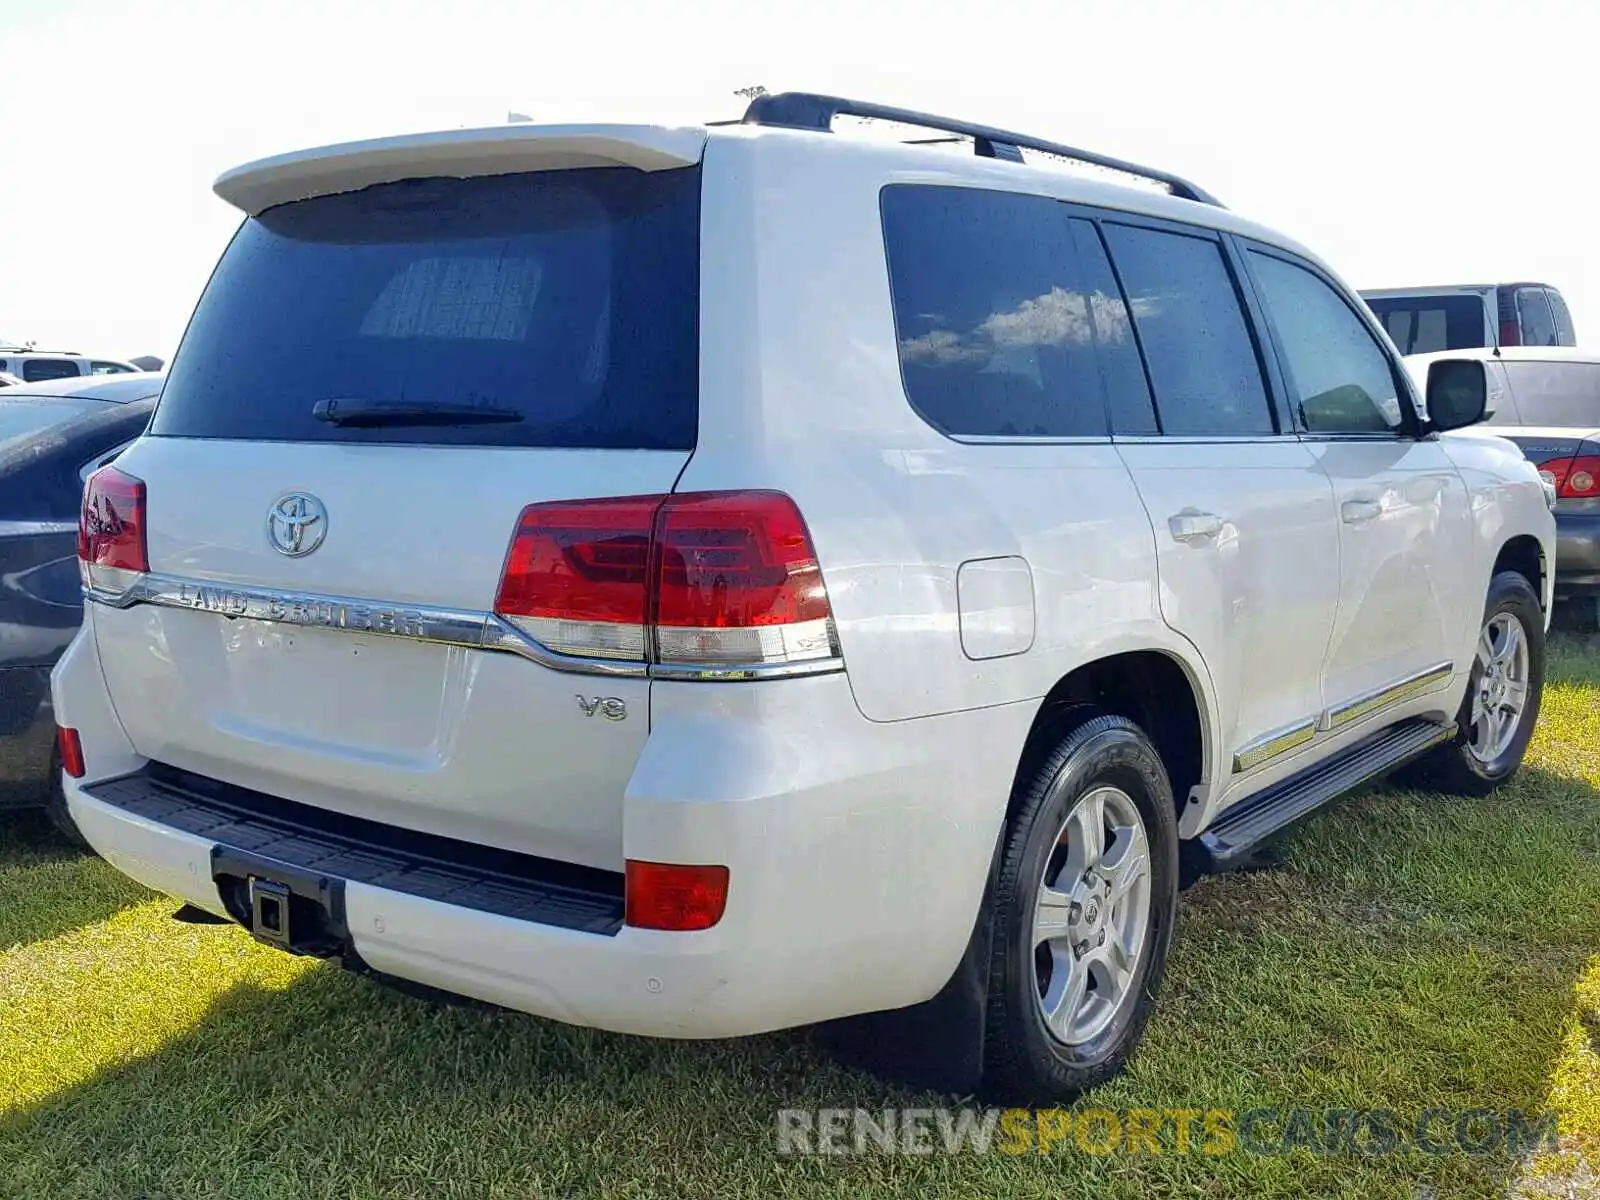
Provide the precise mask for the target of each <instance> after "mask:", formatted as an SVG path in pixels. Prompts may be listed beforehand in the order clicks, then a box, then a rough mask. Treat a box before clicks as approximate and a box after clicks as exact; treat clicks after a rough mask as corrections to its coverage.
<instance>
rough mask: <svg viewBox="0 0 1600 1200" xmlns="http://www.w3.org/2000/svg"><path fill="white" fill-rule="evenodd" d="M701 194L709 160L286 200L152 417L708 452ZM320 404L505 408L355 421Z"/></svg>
mask: <svg viewBox="0 0 1600 1200" xmlns="http://www.w3.org/2000/svg"><path fill="white" fill-rule="evenodd" d="M699 198H700V172H699V168H698V167H689V168H684V169H681V170H673V171H657V172H651V173H645V172H641V171H634V170H631V169H627V168H602V167H596V168H585V169H577V170H570V171H547V172H536V173H526V174H515V175H500V176H494V177H490V178H481V179H421V180H408V181H405V182H401V183H392V184H382V185H378V186H374V187H369V188H366V189H364V190H362V191H358V192H350V193H344V194H341V195H335V196H324V197H318V198H315V199H310V200H302V201H298V202H296V203H291V204H284V205H280V206H278V207H276V208H272V209H268V210H267V211H266V212H264V213H262V214H261V215H260V216H258V217H254V218H251V219H249V220H247V221H245V223H244V224H243V226H241V228H240V230H239V232H238V234H237V235H236V236H235V238H234V240H233V243H232V245H230V246H229V248H228V250H227V252H226V253H225V254H224V255H223V258H222V262H221V263H220V264H219V265H218V267H217V270H216V272H215V274H214V275H213V277H212V280H211V283H210V284H209V285H208V286H207V288H206V291H205V294H204V296H203V297H202V298H201V301H200V304H199V306H198V308H197V309H196V310H195V314H194V317H193V319H192V320H191V322H190V325H189V329H188V332H187V333H186V334H185V335H184V340H183V344H182V346H181V347H180V348H179V351H178V354H177V356H176V357H175V359H174V361H173V364H172V369H171V372H170V373H169V375H168V378H167V382H166V386H165V388H164V390H163V393H162V399H161V403H160V406H159V408H158V410H157V413H156V417H155V420H154V421H153V422H152V425H151V433H153V434H156V435H159V436H166V437H196V438H238V439H249V440H276V441H344V442H357V441H359V442H418V443H435V444H450V445H463V444H464V445H503V446H541V447H573V448H576V447H595V448H618V449H675V450H683V449H691V448H693V446H694V443H695V433H696V423H697V374H698V369H699V357H698V352H699V348H698V337H699V333H698V330H699V319H698V310H699V254H700V247H699V204H700V199H699ZM324 401H335V402H338V403H339V404H341V405H344V406H345V407H346V408H348V406H350V405H356V406H358V407H362V408H369V407H376V408H385V407H406V408H426V407H429V406H439V405H446V406H450V407H451V408H455V409H460V408H465V409H469V410H471V409H482V410H485V411H484V412H483V413H482V414H481V415H483V416H486V417H494V418H496V419H494V420H492V421H482V420H473V421H469V422H464V423H454V424H431V425H406V424H382V425H379V426H376V427H371V426H363V425H348V424H344V425H341V424H333V423H330V422H328V421H325V420H319V419H318V418H317V417H316V416H315V415H314V410H315V409H316V408H317V407H318V405H319V404H321V403H322V402H324ZM506 418H510V419H506Z"/></svg>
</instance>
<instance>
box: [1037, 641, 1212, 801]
mask: <svg viewBox="0 0 1600 1200" xmlns="http://www.w3.org/2000/svg"><path fill="white" fill-rule="evenodd" d="M1089 712H1099V713H1113V714H1115V715H1117V716H1121V717H1126V718H1127V719H1128V720H1130V721H1132V722H1133V723H1134V724H1135V725H1138V726H1139V727H1140V728H1141V729H1143V730H1144V731H1145V733H1146V734H1147V735H1148V736H1149V738H1150V740H1151V741H1152V742H1153V743H1154V744H1155V747H1156V749H1157V751H1158V752H1159V753H1160V755H1161V760H1162V762H1163V764H1164V765H1165V766H1166V769H1167V777H1168V779H1169V780H1170V781H1171V784H1172V796H1173V801H1174V803H1175V804H1176V806H1177V809H1178V811H1179V812H1180V813H1181V812H1182V809H1183V806H1184V805H1185V803H1186V802H1187V801H1188V798H1189V793H1190V790H1191V789H1192V788H1194V787H1195V786H1196V785H1198V784H1202V783H1204V782H1205V781H1206V780H1208V779H1209V778H1210V777H1211V770H1212V764H1213V753H1214V751H1213V747H1212V744H1211V743H1212V738H1211V736H1210V728H1211V726H1210V707H1209V704H1208V701H1207V694H1206V690H1205V688H1204V687H1203V686H1202V685H1201V682H1200V677H1199V676H1198V675H1197V673H1196V671H1195V669H1194V668H1193V667H1191V666H1190V664H1189V663H1187V662H1185V661H1184V660H1183V659H1181V658H1179V657H1178V656H1177V655H1175V654H1172V653H1170V652H1168V651H1166V650H1129V651H1124V652H1121V653H1117V654H1112V655H1108V656H1106V657H1104V658H1099V659H1095V660H1094V661H1092V662H1088V663H1084V664H1083V665H1081V666H1079V667H1077V668H1075V669H1074V670H1072V671H1070V672H1069V673H1068V674H1066V675H1064V676H1062V678H1061V679H1059V680H1058V681H1057V682H1056V684H1055V686H1053V687H1052V688H1051V689H1050V691H1049V692H1048V693H1047V694H1046V695H1045V697H1044V700H1043V701H1042V702H1041V703H1040V705H1039V711H1038V712H1037V713H1036V714H1035V716H1034V719H1033V725H1032V727H1031V728H1030V729H1029V731H1028V736H1027V740H1026V741H1025V743H1024V745H1023V749H1022V754H1021V756H1020V758H1019V760H1018V763H1017V778H1018V779H1019V780H1020V779H1023V778H1026V777H1027V776H1028V775H1029V773H1030V772H1032V771H1033V770H1034V769H1035V768H1036V767H1037V765H1038V763H1039V760H1040V759H1041V757H1042V756H1044V755H1048V754H1049V753H1050V752H1051V751H1052V750H1054V749H1055V747H1056V746H1057V745H1058V744H1059V743H1060V741H1061V739H1062V737H1063V736H1064V735H1065V734H1066V733H1067V732H1068V731H1069V730H1070V728H1071V727H1072V726H1073V725H1074V724H1076V723H1078V721H1080V720H1081V719H1082V718H1083V716H1085V715H1087V713H1089ZM1013 792H1014V795H1013V803H1015V789H1013ZM1008 815H1009V814H1008Z"/></svg>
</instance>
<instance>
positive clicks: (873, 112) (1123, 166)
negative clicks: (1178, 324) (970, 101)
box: [744, 92, 1224, 208]
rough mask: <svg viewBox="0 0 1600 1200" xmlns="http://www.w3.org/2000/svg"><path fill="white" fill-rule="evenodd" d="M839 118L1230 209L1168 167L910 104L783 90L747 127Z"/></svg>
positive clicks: (825, 127)
mask: <svg viewBox="0 0 1600 1200" xmlns="http://www.w3.org/2000/svg"><path fill="white" fill-rule="evenodd" d="M839 116H849V117H867V118H872V119H876V120H880V121H895V122H898V123H900V124H902V125H916V126H919V127H921V128H924V129H938V130H943V131H944V132H946V133H956V134H961V135H962V136H964V137H970V138H971V139H972V141H973V146H974V148H975V149H976V151H977V153H978V156H979V157H980V158H998V159H1005V160H1006V161H1008V162H1021V161H1022V150H1023V149H1028V150H1039V151H1042V152H1043V153H1045V154H1054V155H1056V156H1057V157H1059V158H1068V159H1071V160H1073V161H1074V162H1081V163H1089V164H1091V165H1093V166H1097V167H1106V168H1108V169H1109V170H1112V171H1121V172H1122V173H1123V174H1125V175H1137V176H1139V177H1141V178H1143V179H1150V180H1153V181H1154V182H1156V183H1160V184H1164V185H1166V187H1167V188H1168V190H1169V191H1171V192H1172V194H1173V195H1174V196H1178V197H1180V198H1181V199H1184V200H1194V201H1197V202H1199V203H1201V204H1210V205H1213V206H1214V207H1216V208H1222V207H1224V205H1223V203H1222V201H1220V200H1218V199H1217V198H1216V197H1215V196H1213V195H1211V193H1209V192H1207V191H1206V190H1205V189H1203V188H1201V187H1199V186H1197V185H1196V184H1193V183H1190V182H1189V181H1188V180H1187V179H1184V178H1182V177H1181V176H1178V175H1173V174H1171V173H1169V172H1167V171H1158V170H1156V169H1155V168H1153V167H1141V166H1140V165H1139V164H1138V163H1131V162H1125V161H1124V160H1122V159H1120V158H1112V157H1111V156H1110V155H1106V154H1096V153H1094V152H1093V151H1091V150H1079V149H1077V148H1076V147H1073V146H1063V145H1062V144H1061V143H1059V142H1047V141H1045V140H1043V139H1042V138H1035V137H1029V136H1028V135H1027V134H1025V133H1012V132H1010V131H1009V130H1005V129H995V128H993V127H992V126H989V125H974V124H973V123H972V122H971V121H956V120H952V119H951V118H949V117H936V116H932V115H931V114H929V113H923V112H916V111H914V110H912V109H909V108H893V107H890V106H889V105H886V104H870V103H867V102H866V101H862V100H846V99H845V98H843V97H842V96H823V95H818V94H816V93H814V92H779V93H777V94H776V95H767V96H757V97H756V98H755V99H754V100H752V101H750V107H749V108H747V109H745V112H744V123H745V124H747V125H774V126H780V127H782V128H785V129H812V130H816V131H818V132H821V133H831V132H832V130H833V119H834V118H835V117H839Z"/></svg>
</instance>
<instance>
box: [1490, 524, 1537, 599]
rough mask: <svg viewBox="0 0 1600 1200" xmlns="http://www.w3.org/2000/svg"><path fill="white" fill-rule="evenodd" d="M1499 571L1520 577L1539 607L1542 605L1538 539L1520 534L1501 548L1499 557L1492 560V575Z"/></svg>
mask: <svg viewBox="0 0 1600 1200" xmlns="http://www.w3.org/2000/svg"><path fill="white" fill-rule="evenodd" d="M1501 571H1515V572H1516V573H1517V574H1518V575H1521V576H1522V577H1523V578H1524V579H1526V580H1527V581H1528V583H1529V584H1530V585H1531V586H1532V588H1533V592H1534V595H1536V596H1538V597H1539V603H1540V605H1543V604H1544V547H1543V546H1541V545H1540V544H1539V539H1538V538H1536V537H1529V536H1528V535H1527V534H1521V535H1519V536H1517V537H1514V538H1512V539H1511V540H1510V541H1509V542H1507V543H1506V544H1505V545H1504V546H1501V547H1500V555H1499V557H1498V558H1496V559H1495V560H1494V574H1496V575H1498V574H1499V573H1500V572H1501Z"/></svg>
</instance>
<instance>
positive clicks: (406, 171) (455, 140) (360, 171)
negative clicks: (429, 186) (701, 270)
mask: <svg viewBox="0 0 1600 1200" xmlns="http://www.w3.org/2000/svg"><path fill="white" fill-rule="evenodd" d="M705 143H706V134H705V131H704V130H703V129H665V128H662V127H660V126H657V125H523V124H512V125H496V126H492V127H490V128H486V129H452V130H446V131H443V132H440V133H417V134H408V135H405V136H402V137H392V138H377V139H374V140H371V141H364V142H345V143H343V144H341V145H335V146H322V147H319V148H317V149H315V150H297V151H295V152H293V153H291V154H280V155H277V156H276V157H273V158H263V159H260V160H258V161H256V162H252V163H247V164H245V165H244V166H242V167H235V168H234V169H233V170H231V171H227V172H224V173H223V174H222V175H221V176H219V177H218V178H217V181H216V183H214V184H213V185H212V190H213V191H215V192H216V194H217V195H218V196H221V197H222V198H223V199H224V200H226V201H227V202H228V203H229V204H231V205H233V206H234V207H235V208H237V209H241V210H242V211H244V212H245V213H247V214H248V215H250V216H256V215H258V214H260V213H262V212H264V211H266V210H267V209H269V208H271V207H273V206H274V205H277V204H286V203H288V202H289V201H292V200H308V199H310V198H311V197H313V196H331V195H333V194H335V193H337V192H353V191H356V190H358V189H360V188H364V187H371V186H372V185H373V184H378V183H394V182H396V181H398V180H401V179H421V178H428V177H434V176H441V175H442V176H448V177H452V178H457V179H470V178H473V177H475V176H480V175H509V174H512V173H514V172H518V171H555V170H570V169H573V168H578V167H633V168H635V169H636V170H640V171H666V170H671V169H672V168H674V167H689V166H693V165H694V164H695V163H697V162H699V161H700V158H701V155H702V154H703V153H704V152H705Z"/></svg>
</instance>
